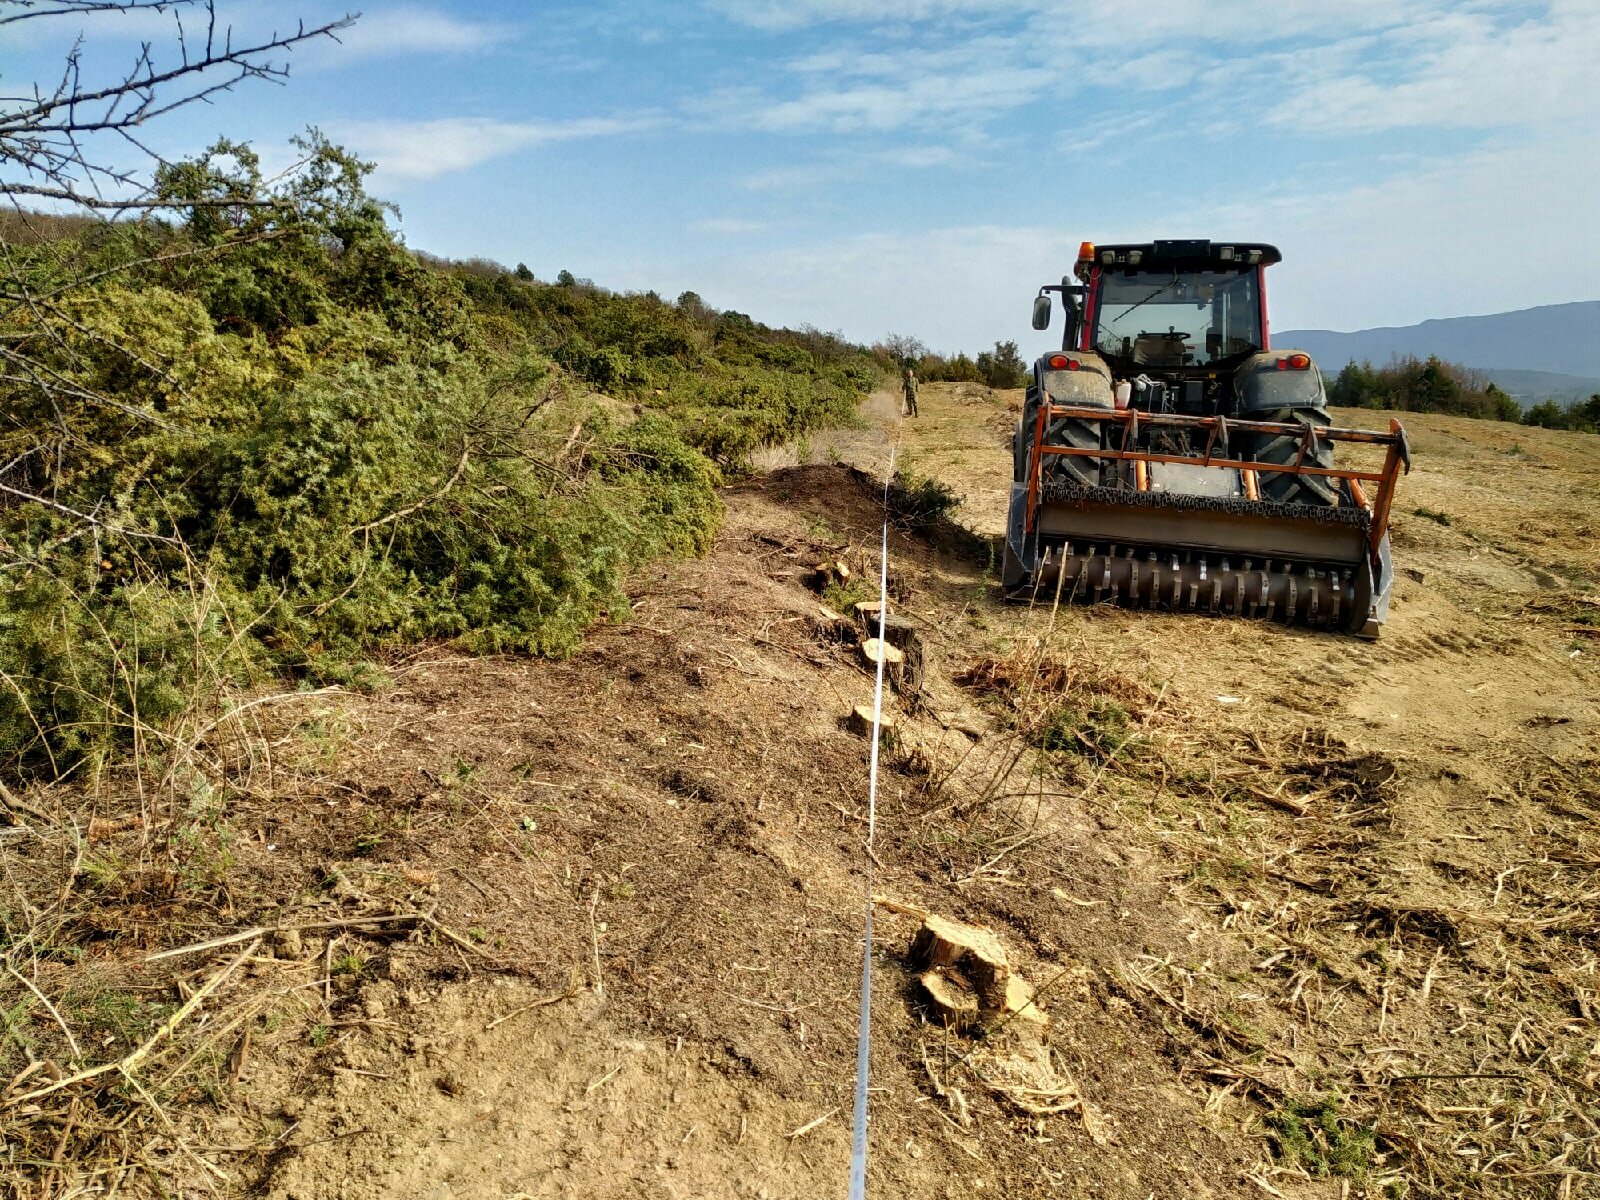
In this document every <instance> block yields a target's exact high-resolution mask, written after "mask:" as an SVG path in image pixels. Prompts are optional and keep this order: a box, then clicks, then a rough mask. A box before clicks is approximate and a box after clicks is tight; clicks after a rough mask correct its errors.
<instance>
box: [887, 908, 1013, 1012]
mask: <svg viewBox="0 0 1600 1200" xmlns="http://www.w3.org/2000/svg"><path fill="white" fill-rule="evenodd" d="M911 958H912V961H913V962H914V963H916V964H917V965H918V966H922V967H928V968H935V969H942V970H943V971H944V973H945V974H950V973H952V972H958V973H960V974H961V975H962V976H963V977H964V978H965V979H966V980H967V981H968V982H969V983H970V984H971V985H972V988H973V991H974V992H976V993H977V996H978V1000H979V1003H980V1005H981V1007H982V1008H985V1009H988V1010H991V1011H1000V1010H1003V1009H1004V1008H1005V1007H1006V989H1007V981H1008V980H1009V979H1010V978H1011V964H1010V963H1009V962H1008V961H1007V960H1006V951H1005V947H1004V946H1002V945H1001V944H1000V939H999V938H997V937H996V936H995V935H994V934H993V933H992V932H990V931H989V930H987V929H983V928H980V927H979V926H977V925H967V924H964V923H963V922H961V921H952V920H950V919H949V918H948V917H940V916H935V915H932V914H930V915H929V916H928V919H927V920H925V921H924V922H923V923H922V928H921V929H919V930H917V932H916V936H915V937H913V938H912V939H911Z"/></svg>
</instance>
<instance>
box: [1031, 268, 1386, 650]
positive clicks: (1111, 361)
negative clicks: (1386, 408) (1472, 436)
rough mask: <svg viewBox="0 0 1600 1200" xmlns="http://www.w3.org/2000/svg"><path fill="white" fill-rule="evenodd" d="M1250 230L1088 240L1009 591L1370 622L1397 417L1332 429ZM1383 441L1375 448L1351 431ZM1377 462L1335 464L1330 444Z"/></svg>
mask: <svg viewBox="0 0 1600 1200" xmlns="http://www.w3.org/2000/svg"><path fill="white" fill-rule="evenodd" d="M1280 257H1281V256H1280V255H1279V254H1278V251H1277V250H1276V249H1274V248H1273V247H1272V246H1265V245H1260V244H1256V243H1247V242H1230V243H1217V242H1209V241H1156V242H1146V243H1142V244H1139V245H1118V246H1096V245H1094V244H1092V243H1089V242H1085V243H1084V244H1083V247H1082V249H1081V250H1080V251H1079V253H1078V263H1077V269H1076V271H1075V272H1074V275H1075V277H1076V281H1074V277H1073V276H1069V277H1067V278H1065V279H1063V280H1062V281H1061V283H1060V285H1055V284H1050V285H1047V286H1045V287H1042V288H1040V289H1039V295H1038V296H1037V297H1036V298H1035V300H1034V306H1033V327H1034V328H1035V329H1048V328H1049V325H1050V308H1051V301H1050V294H1051V293H1052V292H1055V293H1059V294H1060V296H1061V298H1062V303H1063V307H1064V308H1065V309H1066V325H1067V328H1066V334H1065V336H1064V337H1063V338H1062V343H1061V349H1060V350H1059V351H1056V352H1053V353H1051V354H1047V355H1045V356H1044V357H1043V358H1040V359H1039V360H1038V362H1037V363H1035V364H1034V369H1033V381H1032V383H1030V384H1029V386H1028V392H1027V398H1026V401H1025V403H1024V406H1023V412H1022V420H1021V421H1020V422H1019V423H1018V425H1017V432H1016V439H1015V447H1014V450H1015V452H1014V459H1015V469H1014V474H1013V478H1012V485H1011V510H1010V516H1009V520H1008V522H1007V528H1006V547H1005V567H1004V585H1005V587H1006V590H1007V593H1008V594H1009V595H1010V596H1012V597H1013V598H1019V599H1021V598H1027V597H1030V596H1033V597H1037V596H1040V595H1043V596H1045V597H1046V598H1049V597H1050V596H1055V595H1059V596H1060V597H1061V598H1063V599H1066V598H1069V597H1070V598H1071V599H1074V600H1079V601H1083V602H1086V603H1099V602H1102V601H1108V602H1115V603H1119V604H1124V605H1131V606H1135V607H1150V608H1164V609H1192V610H1197V611H1202V612H1213V613H1224V614H1228V615H1231V616H1237V617H1260V618H1264V619H1268V620H1277V621H1283V622H1286V623H1289V624H1299V625H1309V626H1313V627H1316V628H1322V629H1333V630H1342V631H1344V632H1347V633H1354V634H1359V635H1362V636H1366V637H1375V636H1376V635H1377V631H1378V626H1379V625H1381V624H1382V623H1383V620H1384V618H1385V616H1386V615H1387V613H1388V606H1389V593H1390V590H1391V587H1392V585H1393V581H1394V568H1393V566H1392V564H1391V563H1390V559H1389V536H1388V526H1389V509H1390V506H1391V504H1392V503H1393V501H1394V491H1395V483H1396V481H1397V479H1398V478H1399V476H1400V473H1401V471H1402V469H1404V470H1406V471H1409V470H1410V468H1411V455H1410V451H1409V449H1408V447H1407V445H1406V437H1405V431H1404V430H1403V429H1401V427H1400V424H1399V422H1397V421H1391V422H1390V424H1389V430H1388V432H1386V433H1384V432H1378V431H1374V430H1363V429H1341V428H1336V427H1334V426H1333V425H1332V423H1331V421H1330V419H1329V417H1328V411H1327V396H1326V394H1325V392H1324V390H1323V384H1322V376H1321V374H1320V373H1319V372H1318V370H1317V367H1316V364H1315V363H1313V362H1312V361H1311V357H1310V356H1309V355H1307V354H1305V353H1303V352H1302V351H1299V350H1276V349H1273V348H1272V346H1271V342H1270V340H1269V338H1268V324H1267V302H1266V289H1265V287H1264V274H1265V270H1266V268H1267V267H1268V266H1270V265H1271V264H1273V263H1275V262H1278V261H1279V260H1280ZM1350 444H1357V445H1364V446H1369V447H1374V449H1371V450H1369V451H1367V452H1366V453H1365V454H1364V455H1362V454H1361V452H1360V451H1357V450H1355V446H1354V445H1350ZM1339 445H1347V446H1349V449H1348V450H1347V453H1352V452H1353V453H1356V454H1358V455H1361V457H1362V458H1363V459H1364V460H1365V461H1363V462H1362V464H1361V469H1358V468H1357V467H1354V466H1350V467H1340V466H1335V465H1334V448H1335V446H1339Z"/></svg>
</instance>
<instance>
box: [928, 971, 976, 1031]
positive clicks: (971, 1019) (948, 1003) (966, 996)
mask: <svg viewBox="0 0 1600 1200" xmlns="http://www.w3.org/2000/svg"><path fill="white" fill-rule="evenodd" d="M917 982H918V983H920V984H921V985H922V990H923V991H924V992H926V993H927V997H928V1007H929V1008H930V1009H932V1010H933V1014H934V1015H935V1016H936V1017H938V1018H939V1021H940V1023H941V1024H944V1025H948V1026H949V1027H950V1028H952V1029H957V1030H967V1029H971V1028H972V1027H973V1026H974V1025H976V1024H978V1022H979V1021H980V1020H981V1010H980V1008H979V1005H978V994H977V993H976V992H974V991H973V990H972V988H971V986H970V985H969V984H968V983H967V981H966V980H965V979H963V978H961V977H960V976H959V975H946V974H945V973H944V972H943V971H924V972H923V973H922V975H921V976H920V977H919V978H918V980H917Z"/></svg>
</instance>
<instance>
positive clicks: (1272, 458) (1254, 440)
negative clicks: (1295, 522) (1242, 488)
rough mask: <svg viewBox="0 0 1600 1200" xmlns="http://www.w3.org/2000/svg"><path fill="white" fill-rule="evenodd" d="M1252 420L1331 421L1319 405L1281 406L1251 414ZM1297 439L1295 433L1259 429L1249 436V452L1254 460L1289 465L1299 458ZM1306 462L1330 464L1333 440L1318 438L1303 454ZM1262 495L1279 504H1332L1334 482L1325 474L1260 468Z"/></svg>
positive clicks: (1310, 464)
mask: <svg viewBox="0 0 1600 1200" xmlns="http://www.w3.org/2000/svg"><path fill="white" fill-rule="evenodd" d="M1251 418H1252V419H1254V420H1262V421H1280V422H1282V423H1284V424H1286V425H1291V424H1294V425H1316V426H1320V427H1322V428H1327V426H1328V425H1330V424H1331V423H1332V422H1331V421H1330V420H1329V418H1328V414H1327V413H1325V412H1324V411H1323V410H1322V409H1320V408H1284V409H1279V410H1278V411H1276V412H1272V413H1260V414H1255V413H1252V414H1251ZM1300 445H1301V442H1300V439H1299V438H1298V437H1296V436H1295V435H1294V434H1277V435H1273V434H1265V433H1258V434H1252V435H1251V436H1250V445H1249V456H1250V458H1252V459H1253V460H1255V461H1256V462H1263V463H1275V464H1278V465H1280V466H1288V465H1290V464H1292V463H1295V462H1297V461H1299V459H1300ZM1305 465H1306V466H1310V467H1332V466H1333V443H1332V442H1330V441H1327V440H1326V439H1318V441H1317V443H1316V446H1315V447H1314V448H1313V449H1312V450H1311V451H1309V452H1308V453H1307V454H1306V458H1305ZM1258 482H1259V483H1260V486H1261V498H1262V499H1263V500H1273V501H1276V502H1277V503H1279V504H1310V505H1323V506H1325V505H1331V504H1333V503H1334V502H1335V499H1334V497H1335V495H1336V494H1337V493H1336V491H1335V489H1336V487H1337V484H1336V482H1335V481H1334V480H1333V479H1330V478H1329V477H1328V476H1326V475H1291V474H1288V473H1286V472H1282V471H1262V472H1261V473H1260V475H1259V476H1258Z"/></svg>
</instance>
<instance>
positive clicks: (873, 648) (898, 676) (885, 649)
mask: <svg viewBox="0 0 1600 1200" xmlns="http://www.w3.org/2000/svg"><path fill="white" fill-rule="evenodd" d="M861 657H862V658H864V659H866V662H867V666H868V667H869V668H871V670H872V671H873V672H874V674H876V672H877V670H878V663H879V661H880V660H881V661H882V662H883V677H884V678H885V679H886V680H888V681H889V686H890V687H892V688H895V689H896V690H899V689H900V688H901V687H902V686H904V684H905V674H906V656H905V655H904V654H902V653H901V652H900V651H899V650H896V649H895V648H894V647H893V646H891V645H890V644H889V643H888V642H880V641H879V640H878V639H877V638H875V637H872V638H868V639H867V640H866V641H864V642H862V643H861Z"/></svg>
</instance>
